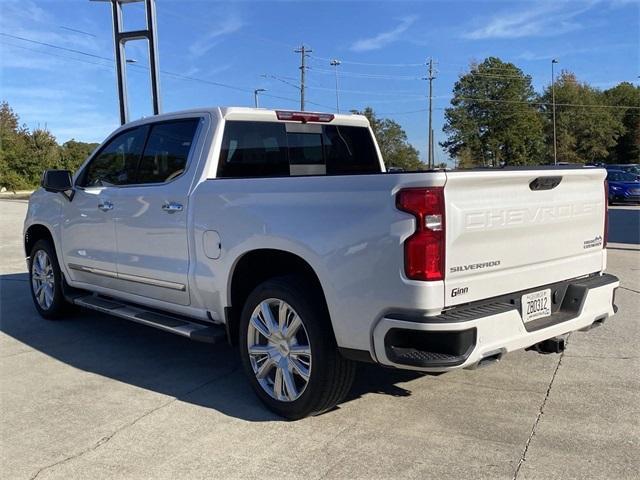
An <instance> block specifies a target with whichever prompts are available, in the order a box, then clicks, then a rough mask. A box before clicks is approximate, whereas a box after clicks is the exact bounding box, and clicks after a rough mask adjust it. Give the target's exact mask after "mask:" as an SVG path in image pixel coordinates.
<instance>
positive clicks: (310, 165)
mask: <svg viewBox="0 0 640 480" xmlns="http://www.w3.org/2000/svg"><path fill="white" fill-rule="evenodd" d="M378 172H380V164H379V162H378V156H377V153H376V150H375V146H374V143H373V139H372V137H371V134H370V133H369V129H367V128H365V127H351V126H338V125H319V124H298V123H281V122H244V121H227V122H226V126H225V131H224V137H223V140H222V150H221V152H220V162H219V165H218V177H227V178H228V177H285V176H297V175H349V174H358V173H378Z"/></svg>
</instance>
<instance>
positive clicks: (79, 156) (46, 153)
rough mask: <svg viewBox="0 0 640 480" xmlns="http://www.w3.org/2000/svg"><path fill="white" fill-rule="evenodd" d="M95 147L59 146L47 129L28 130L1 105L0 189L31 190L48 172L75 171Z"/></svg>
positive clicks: (72, 143)
mask: <svg viewBox="0 0 640 480" xmlns="http://www.w3.org/2000/svg"><path fill="white" fill-rule="evenodd" d="M97 146H98V144H97V143H85V142H78V141H76V140H69V141H67V142H64V143H63V144H62V145H58V142H57V141H56V139H55V137H54V136H53V135H52V134H51V132H49V131H48V130H47V129H46V128H36V129H34V130H29V129H28V128H27V127H26V126H25V125H21V124H20V118H19V117H18V115H17V114H16V113H15V112H14V111H13V110H12V109H11V107H10V106H9V104H8V103H7V102H2V103H0V188H2V187H4V188H6V189H7V190H11V191H16V190H27V189H31V188H33V187H35V186H36V185H38V183H39V182H40V178H41V176H42V172H43V171H44V170H45V169H48V168H60V169H66V170H76V169H77V168H78V167H79V166H80V164H81V163H82V162H83V161H84V160H85V159H86V158H87V157H88V156H89V154H90V153H91V152H92V151H93V150H94V149H95V148H96V147H97Z"/></svg>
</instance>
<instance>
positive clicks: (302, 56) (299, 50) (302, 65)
mask: <svg viewBox="0 0 640 480" xmlns="http://www.w3.org/2000/svg"><path fill="white" fill-rule="evenodd" d="M294 52H295V53H299V54H300V110H301V111H303V112H304V90H305V84H304V74H305V71H306V70H307V66H306V58H307V57H308V54H309V53H312V52H313V50H311V49H310V48H307V47H305V46H304V44H302V45H300V48H297V49H295V50H294Z"/></svg>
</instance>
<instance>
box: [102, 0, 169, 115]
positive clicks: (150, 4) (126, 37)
mask: <svg viewBox="0 0 640 480" xmlns="http://www.w3.org/2000/svg"><path fill="white" fill-rule="evenodd" d="M93 1H102V2H110V3H111V13H112V17H113V40H114V45H115V57H116V58H115V60H116V85H117V90H118V103H119V109H120V123H121V124H125V123H127V122H128V121H129V108H128V99H127V73H126V64H127V60H126V54H125V44H126V43H127V42H130V41H132V40H147V44H148V46H149V72H150V75H151V103H152V107H153V114H154V115H158V114H159V113H160V110H161V106H160V67H159V66H158V50H157V41H158V33H157V31H156V2H155V0H93ZM136 2H144V3H145V16H146V20H147V21H146V24H147V28H145V29H141V30H130V31H128V32H123V31H122V28H123V25H124V23H123V21H122V16H123V15H122V7H123V5H124V4H127V3H136Z"/></svg>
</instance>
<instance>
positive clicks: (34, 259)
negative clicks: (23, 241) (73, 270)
mask: <svg viewBox="0 0 640 480" xmlns="http://www.w3.org/2000/svg"><path fill="white" fill-rule="evenodd" d="M29 280H30V282H29V283H30V285H31V297H32V298H33V303H34V305H35V307H36V310H38V313H39V314H40V315H41V316H42V317H44V318H47V319H55V318H59V317H60V316H61V315H62V314H63V313H64V311H65V308H66V307H67V305H68V304H67V302H66V301H65V299H64V295H63V293H62V282H63V281H64V279H63V277H62V272H61V271H60V265H58V259H57V257H56V253H55V250H54V248H53V245H51V243H50V242H49V241H48V240H44V239H43V240H38V241H37V242H36V244H35V245H34V246H33V248H32V249H31V254H30V256H29Z"/></svg>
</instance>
